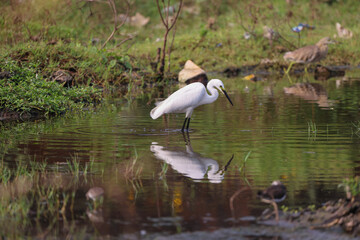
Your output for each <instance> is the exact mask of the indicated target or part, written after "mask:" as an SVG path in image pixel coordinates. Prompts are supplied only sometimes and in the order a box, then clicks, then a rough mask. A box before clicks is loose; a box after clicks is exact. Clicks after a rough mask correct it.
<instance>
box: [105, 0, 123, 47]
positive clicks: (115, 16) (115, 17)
mask: <svg viewBox="0 0 360 240" xmlns="http://www.w3.org/2000/svg"><path fill="white" fill-rule="evenodd" d="M125 3H126V5H127V8H126V13H125V17H124V18H123V19H122V21H121V23H120V24H119V25H118V21H117V20H118V16H117V11H116V5H115V2H114V0H108V4H109V6H110V8H111V10H112V12H113V15H114V29H113V31H112V33H111V34H110V36H109V37H108V39H107V40H106V41H105V42H104V44H103V45H102V46H101V48H104V47H105V45H106V44H107V43H108V42H109V41H110V40H111V39H112V38H113V37H114V34H115V33H116V31H117V30H118V29H119V28H121V27H122V26H123V25H124V24H125V22H126V20H127V18H128V17H129V11H130V3H129V2H128V1H125Z"/></svg>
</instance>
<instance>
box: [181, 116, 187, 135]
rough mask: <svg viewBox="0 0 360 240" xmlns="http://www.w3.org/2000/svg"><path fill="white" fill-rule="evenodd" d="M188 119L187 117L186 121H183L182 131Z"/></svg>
mask: <svg viewBox="0 0 360 240" xmlns="http://www.w3.org/2000/svg"><path fill="white" fill-rule="evenodd" d="M187 120H188V118H185V121H184V123H183V126H182V128H181V131H182V132H184V129H185V125H186V121H187Z"/></svg>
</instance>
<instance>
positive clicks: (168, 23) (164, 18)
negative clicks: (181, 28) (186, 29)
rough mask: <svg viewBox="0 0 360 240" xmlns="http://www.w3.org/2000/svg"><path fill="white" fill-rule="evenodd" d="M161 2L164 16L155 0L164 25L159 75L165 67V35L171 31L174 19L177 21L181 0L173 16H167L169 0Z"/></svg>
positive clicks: (162, 73)
mask: <svg viewBox="0 0 360 240" xmlns="http://www.w3.org/2000/svg"><path fill="white" fill-rule="evenodd" d="M162 3H163V10H164V13H165V16H163V13H162V12H161V8H160V4H159V0H156V5H157V8H158V12H159V15H160V18H161V21H162V23H163V25H164V26H165V34H164V44H163V49H162V55H161V59H160V68H159V74H160V76H162V77H163V76H164V69H165V55H166V44H167V37H168V34H169V32H170V31H171V29H172V28H173V27H174V26H175V24H176V21H177V19H178V17H179V14H180V11H181V7H182V3H183V0H180V4H179V8H178V9H177V11H176V15H175V17H170V16H169V12H170V0H168V1H167V4H166V5H167V6H166V5H165V2H164V0H162Z"/></svg>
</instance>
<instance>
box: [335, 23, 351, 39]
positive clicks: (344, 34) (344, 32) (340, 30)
mask: <svg viewBox="0 0 360 240" xmlns="http://www.w3.org/2000/svg"><path fill="white" fill-rule="evenodd" d="M336 31H337V34H338V36H339V37H340V38H352V36H353V33H352V31H350V30H349V29H346V28H345V27H343V26H341V24H340V23H338V22H337V23H336ZM334 37H336V35H334Z"/></svg>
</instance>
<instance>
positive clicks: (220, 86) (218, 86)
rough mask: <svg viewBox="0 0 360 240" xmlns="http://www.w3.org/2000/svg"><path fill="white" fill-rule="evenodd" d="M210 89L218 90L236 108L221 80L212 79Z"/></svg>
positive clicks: (209, 84)
mask: <svg viewBox="0 0 360 240" xmlns="http://www.w3.org/2000/svg"><path fill="white" fill-rule="evenodd" d="M210 87H214V88H216V89H217V90H218V91H220V92H222V93H223V94H224V95H225V96H226V98H227V99H228V100H229V102H230V104H231V105H233V106H234V104H233V103H232V101H231V99H230V97H229V95H228V94H227V92H226V91H225V87H224V83H223V82H222V81H221V80H220V79H212V80H211V81H210V82H209V83H208V88H210Z"/></svg>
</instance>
